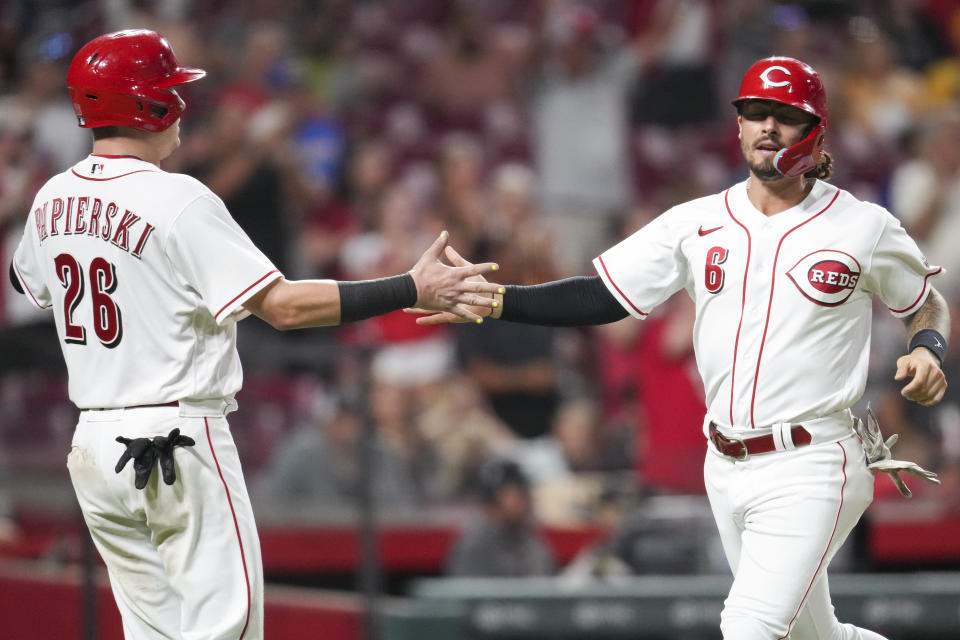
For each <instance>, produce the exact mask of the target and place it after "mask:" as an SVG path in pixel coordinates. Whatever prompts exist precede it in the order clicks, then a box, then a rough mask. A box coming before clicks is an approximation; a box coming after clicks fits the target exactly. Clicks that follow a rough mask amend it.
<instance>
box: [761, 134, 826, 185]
mask: <svg viewBox="0 0 960 640" xmlns="http://www.w3.org/2000/svg"><path fill="white" fill-rule="evenodd" d="M825 134H826V126H824V125H823V124H818V125H816V126H815V127H814V128H813V129H812V130H811V131H810V133H808V134H807V137H806V138H804V139H803V140H801V141H800V142H798V143H797V144H795V145H793V146H792V147H788V148H786V149H781V150H780V151H779V152H777V155H776V156H775V157H774V158H773V166H775V167H776V168H777V171H779V172H780V173H781V175H783V176H784V177H787V178H798V177H800V176H802V175H804V174H806V173H807V172H808V171H812V170H813V169H814V168H815V167H816V166H817V164H819V163H820V160H821V156H822V154H823V138H824V136H825Z"/></svg>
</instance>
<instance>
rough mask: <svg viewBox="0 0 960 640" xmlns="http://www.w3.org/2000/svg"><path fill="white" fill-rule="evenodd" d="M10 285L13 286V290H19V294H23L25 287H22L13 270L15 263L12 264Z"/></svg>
mask: <svg viewBox="0 0 960 640" xmlns="http://www.w3.org/2000/svg"><path fill="white" fill-rule="evenodd" d="M10 284H12V285H13V288H14V289H16V290H17V293H23V292H24V291H23V287H22V286H20V280H18V279H17V274H16V272H15V271H14V270H13V262H11V263H10Z"/></svg>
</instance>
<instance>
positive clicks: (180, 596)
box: [68, 408, 263, 640]
mask: <svg viewBox="0 0 960 640" xmlns="http://www.w3.org/2000/svg"><path fill="white" fill-rule="evenodd" d="M158 412H159V413H158ZM97 413H98V414H99V413H101V412H97ZM102 414H103V415H106V416H109V417H113V416H117V417H115V418H113V419H110V420H100V419H97V420H96V421H93V422H91V421H89V420H87V419H86V416H87V412H85V413H84V414H82V415H81V423H80V425H78V428H77V434H76V436H75V438H74V447H73V450H72V451H71V454H70V456H69V458H68V466H69V468H70V474H71V479H72V480H73V483H74V487H75V489H76V491H77V495H78V499H79V501H80V505H81V508H82V510H83V512H84V518H85V520H86V521H87V524H88V527H89V528H90V530H91V534H92V535H93V537H94V540H95V542H96V543H97V548H98V549H99V550H100V553H101V556H102V557H103V558H104V562H105V563H106V565H107V568H108V571H109V573H110V580H111V586H112V587H113V590H114V597H115V599H116V601H117V605H118V607H119V608H120V611H121V615H122V617H123V621H124V630H125V634H126V637H127V638H128V639H136V640H139V639H141V638H143V639H150V640H152V639H153V638H177V639H181V638H182V639H183V640H199V639H201V638H202V639H203V640H221V639H222V640H228V639H229V640H238V639H241V638H242V639H244V640H259V639H261V638H262V637H263V570H262V561H261V557H260V547H259V539H258V536H257V532H256V525H255V523H254V518H253V511H252V509H251V506H250V500H249V497H248V495H247V490H246V487H245V485H244V480H243V473H242V471H241V469H240V461H239V457H238V455H237V450H236V447H235V445H234V443H233V439H232V437H231V435H230V432H229V427H228V425H227V421H226V419H225V418H224V417H223V416H211V417H192V418H184V417H179V416H178V415H177V410H176V409H174V408H171V409H135V410H128V411H123V412H120V411H114V412H102ZM174 427H179V428H180V430H181V433H182V434H183V435H187V436H190V437H192V438H193V439H194V440H195V441H196V445H195V446H193V447H178V448H177V449H176V451H175V454H174V459H175V462H176V470H177V481H176V482H175V483H174V484H173V485H172V486H168V485H166V484H164V483H163V482H162V481H161V479H160V473H159V470H158V469H155V470H154V472H153V474H152V475H151V477H150V480H149V482H148V483H147V486H146V487H145V488H144V489H143V490H139V491H138V490H137V489H136V488H135V487H134V484H133V469H132V462H131V463H128V465H127V467H126V468H125V469H124V470H123V471H122V472H121V473H120V474H117V473H115V472H114V469H113V467H114V465H115V464H116V461H117V459H118V458H119V456H120V454H121V453H122V451H123V446H122V445H120V444H119V443H117V442H115V440H114V438H115V437H116V436H117V435H125V436H127V437H131V438H134V437H151V436H154V435H166V434H167V433H169V431H170V429H172V428H174Z"/></svg>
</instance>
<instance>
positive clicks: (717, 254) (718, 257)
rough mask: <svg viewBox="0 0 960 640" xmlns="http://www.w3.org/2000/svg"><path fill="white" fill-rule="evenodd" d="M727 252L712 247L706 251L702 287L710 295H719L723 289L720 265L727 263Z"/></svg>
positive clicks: (722, 273)
mask: <svg viewBox="0 0 960 640" xmlns="http://www.w3.org/2000/svg"><path fill="white" fill-rule="evenodd" d="M729 253H730V252H729V251H727V250H726V249H724V248H723V247H712V248H711V249H710V251H707V267H706V272H705V273H704V274H703V286H705V287H706V288H707V291H709V292H710V293H719V292H720V290H721V289H723V279H724V272H723V268H722V267H720V265H721V264H723V263H724V262H726V261H727V256H728V255H729Z"/></svg>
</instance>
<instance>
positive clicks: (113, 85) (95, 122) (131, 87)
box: [67, 29, 207, 131]
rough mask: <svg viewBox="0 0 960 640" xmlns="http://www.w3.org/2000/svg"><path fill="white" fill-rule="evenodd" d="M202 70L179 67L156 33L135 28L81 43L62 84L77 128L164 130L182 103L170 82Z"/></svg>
mask: <svg viewBox="0 0 960 640" xmlns="http://www.w3.org/2000/svg"><path fill="white" fill-rule="evenodd" d="M206 74H207V72H206V71H204V70H203V69H192V68H190V67H181V66H180V64H179V63H178V62H177V59H176V57H175V56H174V55H173V49H171V48H170V43H169V42H167V40H166V38H164V37H163V36H161V35H160V34H159V33H156V32H154V31H146V30H142V29H136V30H130V31H117V32H115V33H108V34H106V35H102V36H100V37H99V38H94V39H93V40H91V41H90V42H88V43H87V44H85V45H84V46H83V47H82V48H81V49H80V51H78V52H77V55H75V56H74V57H73V61H72V62H71V63H70V69H69V71H68V72H67V88H68V89H69V90H70V99H71V100H72V101H73V110H74V111H75V112H76V114H77V119H78V120H79V122H80V126H81V127H111V126H120V127H133V128H134V129H142V130H144V131H163V130H164V129H166V128H167V127H169V126H170V125H171V124H173V123H174V122H176V120H177V118H179V117H180V115H181V114H182V113H183V108H184V106H185V105H184V103H183V100H181V99H180V96H178V95H177V94H176V92H175V91H173V90H172V89H171V87H174V86H176V85H180V84H185V83H187V82H193V81H194V80H199V79H200V78H202V77H203V76H205V75H206Z"/></svg>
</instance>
